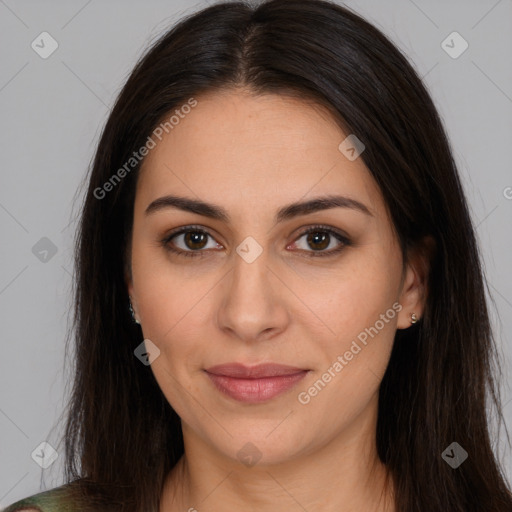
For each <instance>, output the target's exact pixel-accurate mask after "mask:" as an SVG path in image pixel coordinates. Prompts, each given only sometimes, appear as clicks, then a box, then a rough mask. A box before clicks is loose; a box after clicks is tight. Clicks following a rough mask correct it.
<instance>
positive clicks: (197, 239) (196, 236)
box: [185, 231, 206, 249]
mask: <svg viewBox="0 0 512 512" xmlns="http://www.w3.org/2000/svg"><path fill="white" fill-rule="evenodd" d="M185 243H186V245H187V247H188V248H189V249H202V248H203V247H204V246H205V245H206V233H201V232H199V231H187V232H186V233H185ZM190 244H192V246H191V245H190ZM196 244H199V247H197V246H196Z"/></svg>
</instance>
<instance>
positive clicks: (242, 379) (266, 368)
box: [204, 363, 310, 404]
mask: <svg viewBox="0 0 512 512" xmlns="http://www.w3.org/2000/svg"><path fill="white" fill-rule="evenodd" d="M204 371H205V373H206V375H207V376H208V377H209V379H210V381H211V382H212V383H213V384H214V386H215V388H216V389H217V390H218V391H220V392H222V393H223V394H224V395H227V396H229V397H230V398H232V399H234V400H237V401H238V402H245V403H252V404H256V403H261V402H266V401H268V400H271V399H272V398H274V397H277V396H278V395H281V394H283V393H285V392H286V391H288V390H290V389H291V388H293V387H294V386H295V385H296V384H297V383H298V382H299V381H301V380H302V379H303V378H304V377H305V376H306V375H307V373H308V372H309V371H310V370H306V369H301V368H297V367H293V366H286V365H280V364H260V365H257V366H250V367H249V366H245V365H243V364H240V363H228V364H222V365H217V366H212V367H211V368H208V369H206V370H204Z"/></svg>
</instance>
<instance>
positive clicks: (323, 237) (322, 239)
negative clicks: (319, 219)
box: [308, 231, 329, 250]
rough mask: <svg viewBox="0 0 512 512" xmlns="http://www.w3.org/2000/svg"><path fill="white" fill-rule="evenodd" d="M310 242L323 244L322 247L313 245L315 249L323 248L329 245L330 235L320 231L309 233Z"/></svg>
mask: <svg viewBox="0 0 512 512" xmlns="http://www.w3.org/2000/svg"><path fill="white" fill-rule="evenodd" d="M308 244H310V245H311V244H321V245H320V247H312V248H313V249H315V250H322V249H325V248H326V247H328V246H329V235H328V234H327V233H322V232H320V231H315V232H313V233H309V234H308Z"/></svg>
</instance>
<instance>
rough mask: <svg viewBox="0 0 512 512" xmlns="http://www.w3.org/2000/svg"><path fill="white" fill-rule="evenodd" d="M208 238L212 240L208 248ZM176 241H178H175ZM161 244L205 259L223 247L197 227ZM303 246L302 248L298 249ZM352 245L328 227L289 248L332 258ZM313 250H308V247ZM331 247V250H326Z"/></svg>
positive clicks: (315, 228) (314, 229) (315, 230)
mask: <svg viewBox="0 0 512 512" xmlns="http://www.w3.org/2000/svg"><path fill="white" fill-rule="evenodd" d="M304 237H306V239H305V244H306V248H304V245H303V244H298V241H300V240H301V239H302V238H304ZM208 238H211V239H212V242H211V245H210V247H208ZM175 240H176V241H175ZM161 244H162V245H163V247H164V248H165V250H167V251H169V252H171V253H175V254H178V255H179V256H185V257H203V256H205V254H203V253H205V252H206V251H204V250H203V249H210V250H211V249H222V248H223V247H222V245H221V244H219V243H217V242H215V241H214V239H213V237H212V235H211V234H210V233H208V231H205V230H204V229H202V228H200V227H196V226H186V227H184V228H180V229H178V230H176V231H173V232H172V233H170V234H168V235H167V236H166V237H165V238H164V239H163V240H161ZM299 245H303V246H302V247H298V246H299ZM349 245H351V241H350V240H349V239H348V237H347V236H345V235H344V234H343V233H341V232H339V231H338V230H335V229H334V228H331V227H328V226H312V227H310V228H308V229H307V230H305V231H303V232H302V233H301V234H300V235H299V237H298V238H297V239H296V240H295V241H294V242H293V243H292V244H290V245H288V246H287V248H289V247H292V246H296V247H298V248H299V249H300V251H301V252H305V253H308V256H312V257H318V256H325V257H327V256H332V255H334V254H337V253H339V252H341V251H342V250H343V249H344V248H345V247H346V246H349ZM308 246H309V247H310V248H311V249H312V250H308V248H307V247H308ZM329 247H330V250H326V249H328V248H329Z"/></svg>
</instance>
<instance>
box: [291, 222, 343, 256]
mask: <svg viewBox="0 0 512 512" xmlns="http://www.w3.org/2000/svg"><path fill="white" fill-rule="evenodd" d="M304 237H305V243H304V244H302V247H299V248H300V250H301V251H305V252H307V253H310V254H308V256H312V257H318V256H333V255H334V254H338V253H339V252H341V251H342V250H343V249H344V248H345V247H346V246H349V245H351V242H350V240H349V239H348V237H347V236H345V235H344V234H342V233H341V232H339V231H338V230H335V229H333V228H331V227H328V226H312V227H310V228H308V229H307V230H305V231H303V232H302V233H301V234H300V236H299V238H297V239H296V241H295V242H293V244H292V245H295V246H300V245H301V244H298V241H299V240H301V239H302V238H304ZM288 247H290V246H288ZM308 247H309V248H311V249H312V250H308ZM329 247H330V250H326V249H328V248H329Z"/></svg>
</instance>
